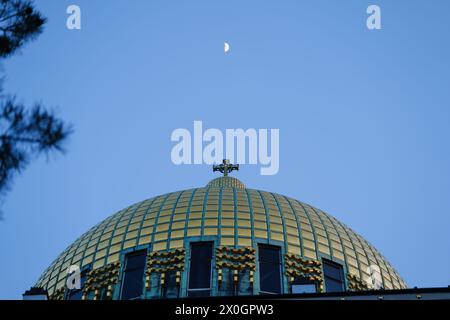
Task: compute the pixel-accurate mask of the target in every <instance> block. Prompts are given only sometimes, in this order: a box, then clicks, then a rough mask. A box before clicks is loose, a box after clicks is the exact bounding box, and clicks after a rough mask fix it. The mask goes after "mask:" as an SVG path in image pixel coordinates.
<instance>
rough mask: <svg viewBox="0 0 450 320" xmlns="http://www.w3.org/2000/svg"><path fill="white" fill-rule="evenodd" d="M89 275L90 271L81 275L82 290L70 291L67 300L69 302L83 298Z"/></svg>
mask: <svg viewBox="0 0 450 320" xmlns="http://www.w3.org/2000/svg"><path fill="white" fill-rule="evenodd" d="M87 274H88V270H85V271H83V272H81V275H80V284H81V287H80V289H74V290H69V292H68V293H67V298H66V299H67V300H81V298H82V297H83V286H84V283H85V282H86V278H87Z"/></svg>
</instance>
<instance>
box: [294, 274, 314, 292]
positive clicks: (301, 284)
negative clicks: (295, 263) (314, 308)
mask: <svg viewBox="0 0 450 320" xmlns="http://www.w3.org/2000/svg"><path fill="white" fill-rule="evenodd" d="M291 291H292V293H316V292H317V286H316V283H315V282H313V281H310V280H308V279H306V278H302V277H299V278H296V279H295V281H294V282H293V283H292V287H291Z"/></svg>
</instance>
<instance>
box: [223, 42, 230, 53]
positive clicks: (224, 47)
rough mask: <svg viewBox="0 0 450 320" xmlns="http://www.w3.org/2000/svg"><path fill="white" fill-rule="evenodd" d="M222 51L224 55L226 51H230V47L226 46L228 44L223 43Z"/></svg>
mask: <svg viewBox="0 0 450 320" xmlns="http://www.w3.org/2000/svg"><path fill="white" fill-rule="evenodd" d="M223 51H224V52H225V53H227V52H228V51H230V45H229V44H228V42H225V43H224V44H223Z"/></svg>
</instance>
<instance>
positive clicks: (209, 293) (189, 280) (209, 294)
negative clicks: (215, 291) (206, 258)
mask: <svg viewBox="0 0 450 320" xmlns="http://www.w3.org/2000/svg"><path fill="white" fill-rule="evenodd" d="M206 244H209V246H210V248H211V259H210V265H209V287H208V288H190V283H191V268H192V252H193V250H192V247H193V246H196V245H206ZM214 248H215V246H214V242H213V241H195V242H191V243H189V268H188V273H187V284H186V296H187V297H199V296H196V295H189V293H191V292H192V293H195V292H208V295H206V296H200V297H210V296H211V295H212V287H213V286H212V280H213V260H214Z"/></svg>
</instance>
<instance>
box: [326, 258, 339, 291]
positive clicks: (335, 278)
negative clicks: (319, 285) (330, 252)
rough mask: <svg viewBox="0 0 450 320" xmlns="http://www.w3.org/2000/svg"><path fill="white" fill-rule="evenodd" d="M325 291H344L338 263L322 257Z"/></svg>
mask: <svg viewBox="0 0 450 320" xmlns="http://www.w3.org/2000/svg"><path fill="white" fill-rule="evenodd" d="M322 262H323V274H324V278H325V290H326V292H342V291H344V273H343V271H342V266H341V265H340V264H337V263H334V262H332V261H329V260H325V259H323V261H322Z"/></svg>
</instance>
